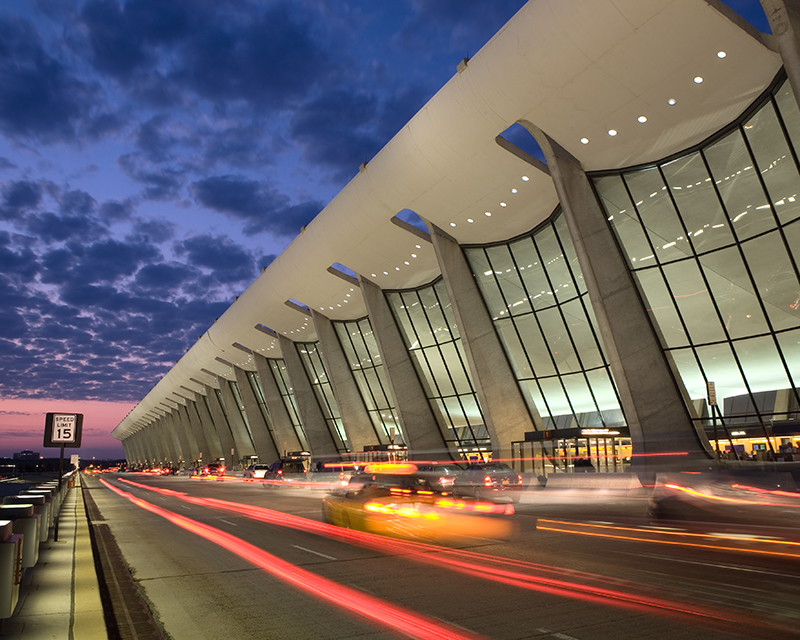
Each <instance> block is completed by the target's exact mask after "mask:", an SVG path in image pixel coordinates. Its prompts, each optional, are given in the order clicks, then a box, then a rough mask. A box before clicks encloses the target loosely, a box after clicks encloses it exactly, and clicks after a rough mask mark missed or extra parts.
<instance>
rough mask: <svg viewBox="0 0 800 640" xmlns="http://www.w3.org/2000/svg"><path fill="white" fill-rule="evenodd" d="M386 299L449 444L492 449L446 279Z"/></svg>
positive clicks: (462, 450)
mask: <svg viewBox="0 0 800 640" xmlns="http://www.w3.org/2000/svg"><path fill="white" fill-rule="evenodd" d="M386 298H387V300H388V302H389V306H390V307H391V309H392V312H393V313H394V316H395V318H396V320H397V323H398V326H399V327H400V330H401V332H402V333H403V336H404V338H405V340H406V346H407V347H408V349H409V351H410V352H411V356H412V359H413V361H414V364H415V366H416V369H417V373H418V374H419V376H420V379H421V380H422V381H423V385H424V387H425V390H426V393H427V395H428V400H429V401H430V403H431V405H432V407H433V412H434V415H436V416H437V419H438V420H439V427H440V428H441V430H442V433H443V434H444V439H445V441H446V442H447V444H448V446H450V447H451V448H452V449H453V450H456V451H457V452H458V453H460V454H462V453H463V454H466V453H467V452H471V451H472V450H473V449H474V448H490V447H491V442H490V439H489V433H488V431H487V430H486V425H485V423H484V419H483V413H482V412H481V407H480V404H479V403H478V397H477V396H476V395H475V389H474V388H473V386H472V380H471V377H470V374H469V369H468V366H467V359H466V356H465V355H464V350H463V348H462V346H461V336H460V334H459V330H458V325H457V324H456V320H455V317H454V315H453V310H452V308H451V305H450V298H449V296H448V295H447V289H446V288H445V284H444V281H443V280H441V279H439V281H438V282H436V283H435V284H433V285H429V286H427V287H422V288H420V289H417V290H415V291H394V292H387V293H386Z"/></svg>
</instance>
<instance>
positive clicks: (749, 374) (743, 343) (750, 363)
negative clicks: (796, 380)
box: [733, 336, 790, 394]
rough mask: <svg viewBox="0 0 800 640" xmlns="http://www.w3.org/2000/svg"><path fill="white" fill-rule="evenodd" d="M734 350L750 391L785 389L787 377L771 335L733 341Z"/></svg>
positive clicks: (787, 381)
mask: <svg viewBox="0 0 800 640" xmlns="http://www.w3.org/2000/svg"><path fill="white" fill-rule="evenodd" d="M733 347H734V350H735V351H736V356H737V357H738V358H739V363H740V364H741V366H742V370H743V371H744V375H745V379H746V380H747V385H748V386H749V387H750V391H751V392H752V393H754V394H755V393H762V392H765V391H774V390H776V389H787V388H788V387H789V386H790V384H789V379H788V378H787V377H786V369H785V368H784V366H783V364H782V363H781V361H780V356H779V355H778V349H777V348H776V346H775V340H774V339H773V338H772V336H761V337H759V338H750V339H749V340H739V341H738V342H734V345H733Z"/></svg>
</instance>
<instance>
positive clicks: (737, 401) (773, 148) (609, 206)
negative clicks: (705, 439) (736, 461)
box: [593, 81, 800, 426]
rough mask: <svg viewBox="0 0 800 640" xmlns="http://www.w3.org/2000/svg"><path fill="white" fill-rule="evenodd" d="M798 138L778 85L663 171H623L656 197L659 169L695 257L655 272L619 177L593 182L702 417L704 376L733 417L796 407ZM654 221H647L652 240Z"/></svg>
mask: <svg viewBox="0 0 800 640" xmlns="http://www.w3.org/2000/svg"><path fill="white" fill-rule="evenodd" d="M795 142H798V143H800V110H798V107H797V103H796V101H795V98H794V96H793V94H792V91H791V89H790V88H789V85H788V82H786V81H783V83H782V84H780V85H779V86H778V87H777V88H776V89H775V90H774V91H773V92H772V95H765V96H764V98H763V102H762V103H761V104H760V105H756V108H755V109H753V110H751V111H750V113H749V115H748V116H747V118H746V119H742V121H740V122H737V123H733V124H732V125H731V128H730V130H729V131H728V132H723V133H722V134H721V135H720V137H719V138H718V139H716V140H713V141H711V142H710V143H709V144H707V145H705V146H704V147H703V148H701V149H699V150H692V151H691V152H688V153H686V154H685V155H684V156H682V157H679V158H673V159H670V161H669V162H666V163H663V164H662V165H661V166H660V167H652V168H647V169H643V170H634V171H628V172H625V174H624V178H625V180H626V182H627V183H628V184H632V185H635V184H639V183H637V182H635V181H634V176H638V178H637V179H638V180H640V181H641V184H647V185H650V186H651V187H652V189H653V190H652V191H651V193H655V191H656V189H655V187H656V186H657V182H656V181H655V179H654V178H653V176H654V175H655V172H656V170H657V169H660V170H661V172H662V174H663V175H664V177H665V180H666V184H667V186H668V187H669V193H671V194H672V199H673V201H674V202H675V210H676V212H677V215H678V216H680V218H681V220H682V225H683V227H684V228H685V229H686V230H687V231H688V234H687V237H688V239H689V242H690V243H691V245H692V247H693V249H694V252H693V254H688V253H687V255H686V257H685V258H683V259H681V260H678V261H675V262H671V263H669V264H665V265H664V266H663V267H658V268H646V267H648V261H647V260H644V261H643V260H642V253H643V251H644V247H643V245H642V242H641V235H640V232H639V229H638V228H637V224H636V222H637V221H636V220H635V219H634V218H633V216H631V215H630V211H629V210H628V209H629V207H630V205H631V203H630V201H628V200H627V199H626V198H625V194H624V193H623V190H622V189H621V186H620V180H621V178H622V176H621V175H620V176H614V175H603V176H597V177H596V178H594V179H593V182H594V185H595V189H596V191H597V193H598V196H599V197H600V201H601V203H602V205H603V207H605V211H606V214H607V216H608V218H609V221H610V224H611V227H612V229H613V231H614V233H615V234H616V236H617V239H618V240H619V242H620V245H621V247H622V249H623V252H624V253H625V254H626V255H627V260H628V265H629V266H630V267H631V269H632V271H633V275H634V277H635V279H636V281H637V283H638V285H639V289H640V291H641V292H642V293H643V295H644V297H645V299H646V300H647V304H648V307H649V310H650V315H651V318H652V319H653V322H654V324H655V326H656V328H657V330H658V332H659V334H660V337H661V340H662V346H663V347H664V349H665V350H666V352H667V357H668V358H670V359H671V360H672V361H673V362H674V364H675V368H676V370H677V371H678V374H679V375H680V378H681V381H682V382H683V385H684V387H685V388H686V391H687V393H688V396H689V397H690V398H691V399H692V401H693V402H694V404H695V405H696V406H695V409H696V413H699V414H701V415H700V416H698V419H699V420H704V418H703V415H702V414H703V413H704V411H705V414H706V415H707V414H708V408H707V407H706V408H705V410H704V411H700V407H702V406H703V401H704V400H705V397H706V382H707V381H713V382H714V383H715V385H716V392H717V401H718V407H719V408H720V409H721V410H722V412H723V416H722V417H723V418H724V419H726V420H733V421H734V422H736V423H737V424H742V423H752V424H755V425H758V424H759V422H760V423H761V426H766V424H765V421H766V420H769V419H771V416H786V415H788V413H787V412H788V411H789V407H798V406H800V403H798V393H797V389H796V384H797V382H798V378H797V376H798V375H800V364H798V362H800V344H798V342H800V340H798V336H800V333H799V332H798V330H797V327H800V278H799V277H798V268H797V265H798V257H800V249H798V247H800V220H798V217H800V202H798V193H800V168H799V167H798V164H797V148H798V147H797V145H796V144H795ZM709 178H711V180H709ZM632 191H635V193H636V194H637V196H636V197H637V206H638V207H643V206H645V204H644V202H642V203H641V204H639V200H643V199H644V198H643V196H644V195H648V196H649V194H644V191H645V190H636V189H632ZM653 199H654V200H655V199H657V196H656V195H654V196H653ZM644 217H645V216H644V214H643V218H644ZM658 224H661V222H660V221H659V222H658ZM655 225H656V221H653V222H651V221H650V220H649V218H648V219H645V226H647V227H648V232H649V233H651V237H655V234H654V232H655V231H657V229H658V228H659V227H656V226H655ZM651 226H652V227H653V229H651V228H650V227H651ZM661 235H663V233H662V234H661ZM659 255H660V253H659ZM649 264H652V261H649ZM684 328H686V331H684ZM707 424H708V423H707V421H705V422H704V426H707Z"/></svg>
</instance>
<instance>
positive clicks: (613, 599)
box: [120, 479, 782, 629]
mask: <svg viewBox="0 0 800 640" xmlns="http://www.w3.org/2000/svg"><path fill="white" fill-rule="evenodd" d="M120 482H124V483H126V484H129V485H132V486H135V487H138V488H141V489H147V490H151V491H155V492H157V493H161V494H164V495H171V496H173V497H175V498H178V499H180V500H182V501H185V502H188V503H190V504H195V505H198V506H205V507H209V508H213V509H219V510H222V511H226V512H229V513H235V514H238V515H240V516H244V517H248V518H251V519H254V520H259V521H261V522H265V523H268V524H273V525H277V526H282V527H289V528H293V529H297V530H301V531H305V532H308V533H312V534H314V535H319V536H324V537H327V538H331V539H337V540H340V541H343V542H345V543H347V544H355V545H358V546H361V547H364V548H368V549H372V550H375V551H378V552H381V553H387V554H402V555H404V556H405V557H407V558H409V559H412V560H415V561H417V562H422V563H425V564H430V565H434V566H437V567H440V568H447V569H450V570H452V571H457V572H459V573H462V574H465V575H469V576H472V577H476V578H480V579H483V580H489V581H493V582H498V583H501V584H505V585H509V586H513V587H517V588H522V589H527V590H532V591H537V592H541V593H547V594H550V595H554V596H560V597H566V598H571V599H578V600H583V601H586V602H592V603H597V604H604V605H609V604H610V605H614V606H619V607H623V608H627V609H632V610H636V611H639V612H647V613H650V614H652V613H654V612H660V613H662V614H666V615H669V616H672V617H676V618H679V619H682V620H684V621H686V620H687V619H689V621H691V622H693V623H697V622H698V621H699V622H701V623H702V624H705V625H706V626H711V627H716V628H719V627H720V626H727V625H729V624H731V623H732V624H734V625H742V624H752V622H753V619H752V617H751V618H746V617H745V616H743V615H738V614H735V613H730V612H719V611H711V610H705V609H702V608H700V607H697V606H695V605H688V604H682V603H677V602H671V601H669V600H666V599H662V598H656V597H651V596H647V595H640V594H636V593H632V590H634V589H640V590H641V589H643V588H645V587H643V585H639V584H636V583H634V582H631V581H627V580H619V579H614V578H609V577H608V576H602V575H595V574H589V573H585V572H580V571H572V570H564V569H559V568H556V567H552V566H547V565H541V564H536V563H531V562H525V561H519V560H507V559H504V558H499V557H494V556H488V555H486V554H481V553H477V552H472V551H464V550H460V549H450V548H447V547H440V546H437V545H432V544H426V543H422V542H415V541H409V540H399V539H395V538H387V537H384V536H380V535H376V534H371V533H366V532H361V531H354V530H352V529H343V528H341V527H337V526H335V525H329V524H325V523H321V522H317V521H315V520H309V519H306V518H301V517H298V516H293V515H290V514H286V513H283V512H280V511H273V510H270V509H265V508H263V507H256V506H253V505H247V504H241V503H235V502H227V501H224V500H219V499H216V498H195V497H192V496H188V495H186V494H183V493H180V492H176V491H171V490H168V489H160V488H156V487H149V486H146V485H142V484H138V483H135V482H131V481H129V480H124V479H120ZM541 528H544V527H541ZM552 530H554V531H562V530H561V529H556V528H552ZM563 532H565V533H578V532H576V531H569V530H566V529H564V530H563ZM596 535H599V536H600V537H614V536H613V535H611V534H596ZM630 539H632V540H637V541H640V542H651V540H643V539H641V538H630ZM687 546H693V545H688V544H687ZM697 546H701V545H697ZM709 546H710V545H709ZM712 548H719V547H712ZM727 550H734V549H727ZM506 567H510V568H511V569H509V568H506ZM512 569H526V570H528V571H531V572H536V573H537V575H529V574H526V573H520V572H519V571H514V570H512ZM548 576H552V577H548ZM565 577H569V578H573V579H580V580H582V581H583V582H584V583H589V584H581V583H578V582H572V581H569V580H565V579H564V578H565ZM591 583H595V584H591ZM609 583H614V584H615V586H617V587H619V588H620V589H628V590H630V591H622V590H617V589H609V588H607V587H606V586H601V585H607V584H609ZM761 625H762V628H769V626H772V628H773V629H778V628H781V627H777V626H775V625H769V623H761ZM781 629H782V628H781Z"/></svg>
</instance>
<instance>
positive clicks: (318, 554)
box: [292, 544, 338, 560]
mask: <svg viewBox="0 0 800 640" xmlns="http://www.w3.org/2000/svg"><path fill="white" fill-rule="evenodd" d="M292 546H293V547H294V548H295V549H300V551H308V553H313V554H314V555H315V556H322V557H323V558H327V559H328V560H338V558H334V557H333V556H326V555H325V554H324V553H320V552H319V551H312V550H311V549H306V548H305V547H300V546H298V545H296V544H293V545H292Z"/></svg>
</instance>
